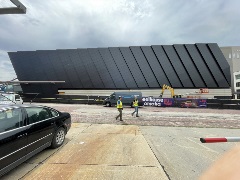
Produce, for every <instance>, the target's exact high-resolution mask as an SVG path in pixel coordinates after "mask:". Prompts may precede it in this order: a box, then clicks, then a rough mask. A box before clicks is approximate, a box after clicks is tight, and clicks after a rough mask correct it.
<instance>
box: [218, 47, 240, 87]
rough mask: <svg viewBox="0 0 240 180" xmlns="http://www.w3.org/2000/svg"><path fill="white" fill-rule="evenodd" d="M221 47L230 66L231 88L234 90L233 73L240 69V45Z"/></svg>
mask: <svg viewBox="0 0 240 180" xmlns="http://www.w3.org/2000/svg"><path fill="white" fill-rule="evenodd" d="M220 49H221V51H222V53H223V55H224V57H225V58H226V60H227V62H228V64H229V66H230V74H231V88H232V91H233V92H234V87H235V84H234V78H235V76H234V75H233V73H235V72H238V71H240V46H228V47H220Z"/></svg>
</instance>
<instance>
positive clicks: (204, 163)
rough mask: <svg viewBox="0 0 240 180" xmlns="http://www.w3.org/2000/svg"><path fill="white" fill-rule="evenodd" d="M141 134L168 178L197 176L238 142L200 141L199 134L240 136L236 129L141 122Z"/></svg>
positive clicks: (178, 178) (190, 178)
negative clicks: (147, 124)
mask: <svg viewBox="0 0 240 180" xmlns="http://www.w3.org/2000/svg"><path fill="white" fill-rule="evenodd" d="M140 129H141V132H142V134H143V135H144V137H145V139H146V140H147V142H148V144H149V145H150V147H151V149H152V151H153V152H154V154H155V156H156V157H157V159H158V161H159V162H160V164H161V165H162V167H163V169H164V171H165V172H166V174H167V175H168V177H169V179H173V180H180V179H182V180H186V179H189V180H193V179H198V177H199V176H200V174H202V173H203V172H204V171H205V170H206V169H207V168H208V167H209V166H210V165H211V164H212V163H213V162H214V161H215V160H216V159H217V158H219V156H221V155H222V154H223V153H224V152H225V151H227V150H229V149H230V148H231V147H234V146H236V145H237V143H210V144H209V143H208V144H207V143H201V142H200V141H199V138H200V137H226V136H228V137H229V136H235V137H236V136H239V130H237V129H220V128H219V129H217V128H184V127H159V126H141V127H140Z"/></svg>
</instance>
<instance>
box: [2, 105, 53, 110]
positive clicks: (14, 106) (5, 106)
mask: <svg viewBox="0 0 240 180" xmlns="http://www.w3.org/2000/svg"><path fill="white" fill-rule="evenodd" d="M21 107H24V108H27V107H47V106H43V105H36V104H0V111H2V110H6V109H17V108H21ZM47 108H49V107H47Z"/></svg>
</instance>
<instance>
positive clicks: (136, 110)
mask: <svg viewBox="0 0 240 180" xmlns="http://www.w3.org/2000/svg"><path fill="white" fill-rule="evenodd" d="M133 106H134V108H135V110H134V112H133V113H132V116H133V115H134V113H135V112H136V117H139V116H138V99H137V96H135V99H134V100H133Z"/></svg>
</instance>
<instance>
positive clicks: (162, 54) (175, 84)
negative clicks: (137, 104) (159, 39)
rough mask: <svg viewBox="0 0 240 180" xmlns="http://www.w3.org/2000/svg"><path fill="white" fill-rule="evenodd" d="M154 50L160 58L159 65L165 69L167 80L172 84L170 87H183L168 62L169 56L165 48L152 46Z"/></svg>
mask: <svg viewBox="0 0 240 180" xmlns="http://www.w3.org/2000/svg"><path fill="white" fill-rule="evenodd" d="M152 49H153V51H154V53H155V54H156V57H157V58H158V61H159V63H160V64H161V66H162V68H163V69H164V72H165V73H166V75H167V78H168V79H169V81H170V83H171V84H170V86H172V87H173V88H176V87H183V86H182V84H181V82H180V80H179V78H178V76H177V75H176V73H175V71H174V69H173V67H172V65H171V63H170V61H169V60H168V57H167V55H166V54H165V52H164V50H163V47H162V46H159V45H154V46H152Z"/></svg>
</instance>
